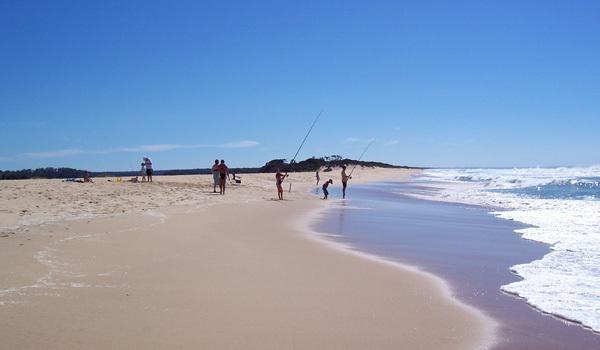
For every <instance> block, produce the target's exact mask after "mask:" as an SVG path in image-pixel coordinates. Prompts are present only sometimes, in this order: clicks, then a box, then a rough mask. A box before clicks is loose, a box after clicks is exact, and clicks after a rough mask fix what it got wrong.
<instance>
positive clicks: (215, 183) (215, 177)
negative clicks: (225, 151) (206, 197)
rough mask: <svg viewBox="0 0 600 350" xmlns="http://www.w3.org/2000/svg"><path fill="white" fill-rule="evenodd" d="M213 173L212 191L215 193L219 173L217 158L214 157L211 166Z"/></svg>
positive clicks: (219, 181) (219, 179) (219, 180)
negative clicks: (213, 162)
mask: <svg viewBox="0 0 600 350" xmlns="http://www.w3.org/2000/svg"><path fill="white" fill-rule="evenodd" d="M212 175H213V193H217V186H220V185H219V184H220V183H221V175H220V173H219V160H218V159H215V164H214V165H213V166H212Z"/></svg>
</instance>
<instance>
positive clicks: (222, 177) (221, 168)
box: [219, 159, 229, 194]
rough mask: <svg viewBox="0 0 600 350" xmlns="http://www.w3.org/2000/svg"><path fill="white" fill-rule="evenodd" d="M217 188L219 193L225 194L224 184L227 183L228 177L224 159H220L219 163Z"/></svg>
mask: <svg viewBox="0 0 600 350" xmlns="http://www.w3.org/2000/svg"><path fill="white" fill-rule="evenodd" d="M219 177H220V179H219V180H220V181H219V190H220V193H221V194H225V184H226V183H227V181H226V180H227V178H229V168H228V167H227V165H225V160H223V159H221V164H219Z"/></svg>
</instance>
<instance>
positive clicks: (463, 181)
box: [417, 166, 600, 331]
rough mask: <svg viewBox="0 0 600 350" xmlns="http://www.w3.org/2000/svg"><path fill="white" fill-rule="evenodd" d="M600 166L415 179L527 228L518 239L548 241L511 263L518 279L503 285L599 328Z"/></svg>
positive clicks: (460, 172) (439, 195)
mask: <svg viewBox="0 0 600 350" xmlns="http://www.w3.org/2000/svg"><path fill="white" fill-rule="evenodd" d="M599 175H600V167H598V166H595V167H588V168H521V169H434V170H429V171H426V172H425V173H424V174H423V176H422V177H420V178H419V179H417V181H418V182H423V183H426V184H429V185H430V186H433V187H436V188H439V189H440V190H439V191H433V192H425V196H433V197H435V199H441V200H445V201H454V202H461V203H469V204H477V205H483V206H487V207H489V208H490V212H491V213H492V214H494V215H496V216H498V217H501V218H504V219H509V220H515V221H519V222H522V223H525V224H528V225H531V226H530V227H527V228H523V229H519V230H517V232H518V233H520V234H522V235H523V238H525V239H530V240H535V241H539V242H543V243H547V244H549V245H550V248H551V252H550V253H549V254H547V255H545V256H544V257H542V258H541V259H539V260H536V261H532V262H529V263H525V264H520V265H516V266H513V267H512V268H511V270H512V271H513V272H515V273H516V274H517V275H519V276H521V277H522V278H523V279H522V280H520V281H517V282H514V283H511V284H508V285H505V286H502V289H503V290H504V291H506V292H508V293H511V294H515V295H518V296H520V297H521V298H523V299H525V300H526V301H527V302H528V303H530V304H531V305H533V306H535V307H536V308H538V309H540V310H542V311H544V312H547V313H551V314H554V315H556V316H559V317H561V318H564V319H568V320H572V321H575V322H578V323H581V324H583V325H584V326H586V327H589V328H591V329H593V330H595V331H600V185H599V178H598V176H599Z"/></svg>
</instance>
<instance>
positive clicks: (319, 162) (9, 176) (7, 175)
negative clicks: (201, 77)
mask: <svg viewBox="0 0 600 350" xmlns="http://www.w3.org/2000/svg"><path fill="white" fill-rule="evenodd" d="M342 165H346V166H354V165H357V166H364V167H381V168H404V169H410V167H407V166H397V165H391V164H387V163H381V162H370V161H357V160H352V159H348V158H342V156H339V155H332V156H329V157H320V158H316V157H312V158H308V159H305V160H303V161H300V162H293V163H288V162H287V161H286V159H273V160H271V161H269V162H267V163H266V164H265V165H264V166H262V167H260V168H231V169H230V172H232V173H236V174H249V173H272V172H275V171H276V170H277V169H281V171H285V172H294V171H298V172H301V171H316V170H318V169H324V171H327V169H330V168H332V167H339V166H342ZM88 173H89V174H91V176H94V177H114V176H120V177H127V176H139V175H140V172H139V171H102V172H88V171H86V170H77V169H72V168H39V169H35V170H32V169H24V170H15V171H0V179H1V180H21V179H36V178H42V179H65V178H83V177H84V176H85V175H86V174H88ZM203 174H211V169H210V168H204V169H202V168H197V169H173V170H155V171H154V175H157V176H161V175H162V176H164V175H203Z"/></svg>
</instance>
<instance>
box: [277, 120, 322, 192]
mask: <svg viewBox="0 0 600 350" xmlns="http://www.w3.org/2000/svg"><path fill="white" fill-rule="evenodd" d="M321 114H323V110H321V111H320V112H319V114H317V117H316V118H315V120H313V122H312V124H311V125H310V128H309V129H308V132H307V133H306V135H305V136H304V139H302V142H301V143H300V147H298V150H297V151H296V154H294V158H292V160H291V161H290V165H291V164H292V163H294V162H296V157H297V156H298V154H299V153H300V150H301V149H302V147H303V146H304V143H305V142H306V139H308V136H309V135H310V133H311V132H312V130H313V128H314V127H315V125H316V124H317V121H319V118H320V117H321ZM286 174H287V173H286ZM288 192H292V183H291V182H290V188H289V190H288Z"/></svg>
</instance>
